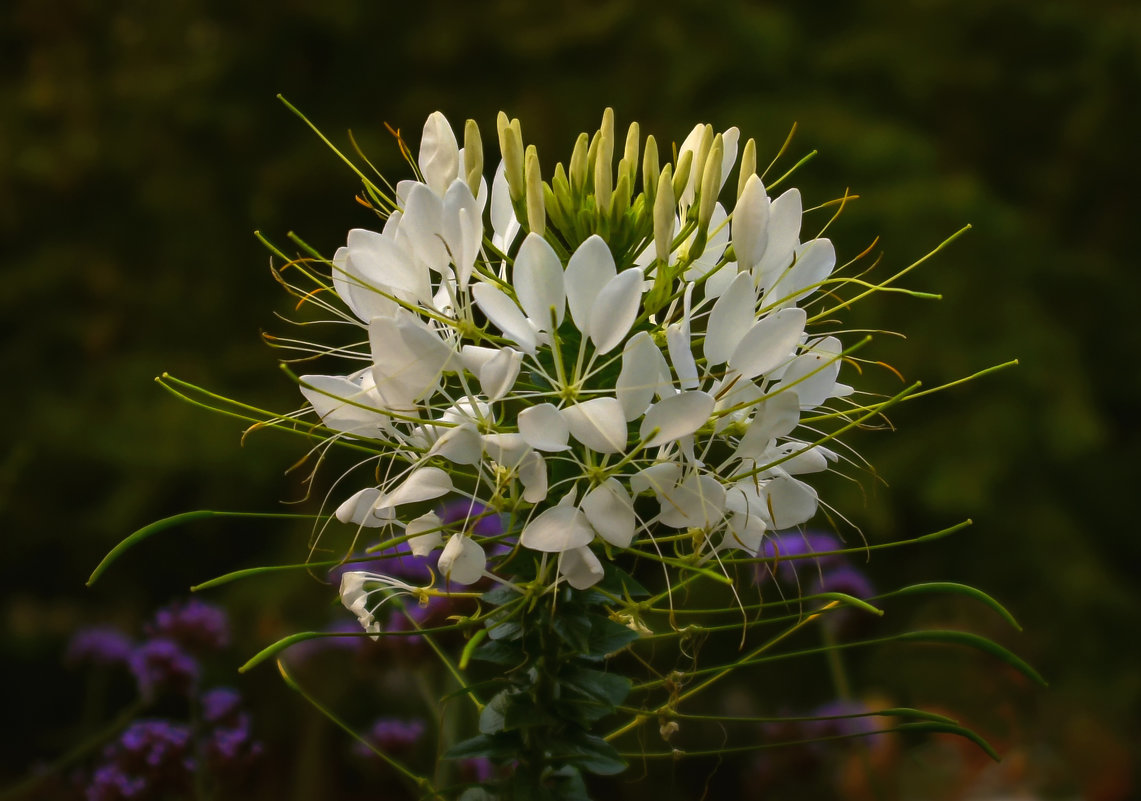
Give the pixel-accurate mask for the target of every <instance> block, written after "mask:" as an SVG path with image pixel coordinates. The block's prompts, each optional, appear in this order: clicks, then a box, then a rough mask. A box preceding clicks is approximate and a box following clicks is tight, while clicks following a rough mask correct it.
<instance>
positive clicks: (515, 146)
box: [495, 111, 527, 203]
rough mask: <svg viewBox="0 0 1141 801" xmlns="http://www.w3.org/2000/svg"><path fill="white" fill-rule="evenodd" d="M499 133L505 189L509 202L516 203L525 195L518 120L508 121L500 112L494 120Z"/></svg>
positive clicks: (521, 139) (521, 140) (521, 136)
mask: <svg viewBox="0 0 1141 801" xmlns="http://www.w3.org/2000/svg"><path fill="white" fill-rule="evenodd" d="M495 123H496V127H497V129H498V131H499V152H500V153H502V154H503V165H504V170H505V174H506V176H507V187H508V189H509V190H510V192H511V202H512V203H518V202H520V201H521V200H522V199H523V197H524V196H525V195H526V192H527V190H526V185H525V184H524V182H523V133H522V129H521V128H520V126H519V120H508V119H507V115H506V114H504V113H503V112H502V111H501V112H499V116H498V117H497V118H496V120H495Z"/></svg>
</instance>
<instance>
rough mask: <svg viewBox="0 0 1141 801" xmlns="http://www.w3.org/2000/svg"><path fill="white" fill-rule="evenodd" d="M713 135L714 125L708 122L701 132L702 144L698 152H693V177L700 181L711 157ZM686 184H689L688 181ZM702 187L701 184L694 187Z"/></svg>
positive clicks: (698, 147)
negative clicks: (706, 163)
mask: <svg viewBox="0 0 1141 801" xmlns="http://www.w3.org/2000/svg"><path fill="white" fill-rule="evenodd" d="M713 137H714V133H713V126H712V125H710V124H708V123H706V125H705V127H704V129H702V132H701V144H699V145H698V146H697V152H696V153H694V154H693V177H694V180H695V181H700V180H701V176H702V174H703V173H704V172H705V161H706V159H707V158H709V149H710V148H711V147H713ZM686 185H687V186H688V182H687V184H686ZM700 188H701V187H700V186H695V187H694V189H700Z"/></svg>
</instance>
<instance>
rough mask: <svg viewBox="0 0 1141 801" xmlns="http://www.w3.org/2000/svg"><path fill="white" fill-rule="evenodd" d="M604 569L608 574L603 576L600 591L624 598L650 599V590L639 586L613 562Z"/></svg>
mask: <svg viewBox="0 0 1141 801" xmlns="http://www.w3.org/2000/svg"><path fill="white" fill-rule="evenodd" d="M603 569H604V570H605V571H606V572H605V573H604V574H603V576H602V581H600V582H598V584H597V587H598V588H599V589H600V590H605V591H606V592H608V593H610V594H612V595H618V596H622V597H625V596H627V595H629V596H630V597H631V598H647V597H649V595H650V591H649V590H647V589H646V588H645V587H643V586H642V585H641V584H639V583H638V581H637V580H636V579H635V578H634V577H633V576H631V575H630V574H629V573H627V572H626V571H625V570H623V569H622V568H620V567H617V566H615V565H614V563H613V562H607V563H606V564H605V565H604V566H603Z"/></svg>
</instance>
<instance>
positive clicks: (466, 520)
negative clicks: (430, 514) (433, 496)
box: [437, 498, 503, 537]
mask: <svg viewBox="0 0 1141 801" xmlns="http://www.w3.org/2000/svg"><path fill="white" fill-rule="evenodd" d="M437 514H438V515H439V516H440V522H442V523H443V524H444V525H445V526H448V527H449V528H453V529H455V530H457V531H466V532H468V534H469V535H474V536H476V537H498V536H499V535H500V534H502V533H503V518H502V516H500V515H498V514H496V513H495V512H493V511H491V509H490V508H489V507H487V506H485V505H484V504H482V503H480V502H479V501H473V500H469V499H467V498H460V499H459V500H455V501H449V502H448V503H445V504H444V505H443V506H441V507H440V510H439V512H437ZM457 523H460V524H461V525H458V526H457V525H456V524H457Z"/></svg>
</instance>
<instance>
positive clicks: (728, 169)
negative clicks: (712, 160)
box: [721, 125, 741, 187]
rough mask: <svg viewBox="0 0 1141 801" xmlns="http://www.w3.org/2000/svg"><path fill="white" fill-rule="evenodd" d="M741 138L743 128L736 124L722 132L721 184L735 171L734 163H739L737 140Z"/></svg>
mask: <svg viewBox="0 0 1141 801" xmlns="http://www.w3.org/2000/svg"><path fill="white" fill-rule="evenodd" d="M740 138H741V129H740V128H738V127H737V126H736V125H734V126H733V127H731V128H727V129H726V130H724V131H722V132H721V144H722V151H721V154H722V155H721V186H722V187H724V186H725V182H726V181H727V180H728V179H729V176H730V175H731V174H732V172H733V165H734V164H736V163H737V142H738V140H739V139H740Z"/></svg>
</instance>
